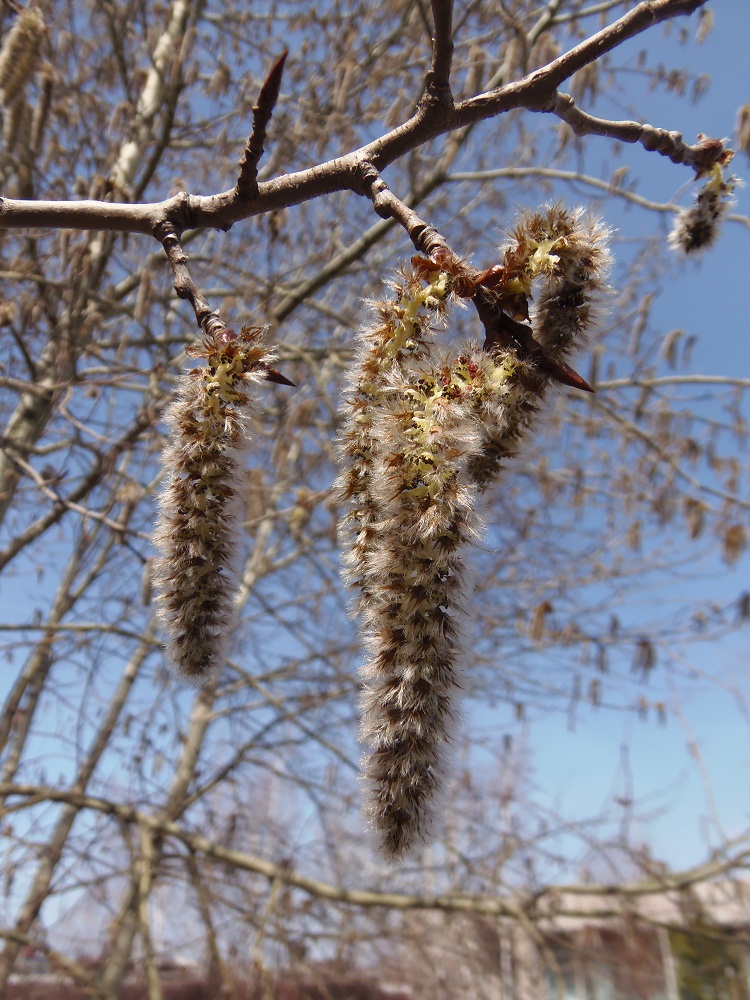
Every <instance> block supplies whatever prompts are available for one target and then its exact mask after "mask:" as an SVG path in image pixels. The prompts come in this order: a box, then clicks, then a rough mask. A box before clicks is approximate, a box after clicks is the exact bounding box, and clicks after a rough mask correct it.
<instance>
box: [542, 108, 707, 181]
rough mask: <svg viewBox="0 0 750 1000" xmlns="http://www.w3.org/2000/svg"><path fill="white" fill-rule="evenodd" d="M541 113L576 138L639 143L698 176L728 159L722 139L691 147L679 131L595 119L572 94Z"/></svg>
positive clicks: (635, 123)
mask: <svg viewBox="0 0 750 1000" xmlns="http://www.w3.org/2000/svg"><path fill="white" fill-rule="evenodd" d="M539 110H542V111H545V112H549V113H551V114H554V115H557V117H558V118H561V119H562V120H563V121H564V122H566V123H567V124H568V125H570V127H571V128H572V129H573V131H574V132H575V134H576V135H605V136H607V137H608V138H610V139H619V140H620V142H629V143H636V142H639V143H640V144H641V145H642V146H643V148H644V149H646V150H648V151H649V152H650V153H651V152H654V153H660V154H661V155H662V156H666V157H668V158H669V159H670V160H671V161H672V163H684V164H686V165H687V166H690V167H694V168H695V170H696V172H697V173H699V174H700V173H703V172H704V171H705V170H707V169H708V168H709V167H711V166H713V164H714V163H720V162H722V160H724V159H725V158H726V156H727V151H726V150H725V148H724V144H723V142H721V141H720V140H719V139H705V138H700V139H699V140H698V142H697V143H696V144H695V145H694V146H689V145H688V144H687V143H686V142H685V141H684V140H683V138H682V134H681V133H680V132H668V131H667V130H666V129H663V128H655V127H654V126H653V125H642V124H641V123H640V122H629V121H622V122H616V121H609V120H608V119H606V118H595V117H594V116H593V115H589V114H587V113H586V112H585V111H581V109H580V108H578V107H576V103H575V101H574V100H573V98H572V97H571V96H570V94H563V93H559V94H556V95H555V98H554V101H553V103H552V105H551V107H548V108H541V109H539Z"/></svg>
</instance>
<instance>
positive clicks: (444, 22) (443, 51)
mask: <svg viewBox="0 0 750 1000" xmlns="http://www.w3.org/2000/svg"><path fill="white" fill-rule="evenodd" d="M432 20H433V22H434V25H435V34H434V36H433V38H432V65H431V67H430V69H429V71H428V73H427V77H426V79H425V91H424V96H423V97H422V102H423V103H424V104H425V105H430V106H434V105H439V106H440V107H444V108H452V107H453V94H452V93H451V81H450V76H451V63H452V62H453V0H432Z"/></svg>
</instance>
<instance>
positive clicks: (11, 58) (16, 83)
mask: <svg viewBox="0 0 750 1000" xmlns="http://www.w3.org/2000/svg"><path fill="white" fill-rule="evenodd" d="M46 31H47V28H46V25H45V23H44V18H43V17H42V14H41V12H40V11H39V10H37V9H36V7H26V8H24V10H22V11H21V12H20V14H19V15H18V18H17V20H16V23H15V24H14V25H13V27H12V28H11V29H10V31H9V32H8V34H7V35H6V36H5V37H4V39H3V43H2V46H1V47H0V101H1V102H2V104H3V106H4V107H6V108H9V107H11V105H12V104H13V103H14V101H15V100H16V99H17V98H18V97H19V96H20V94H21V93H22V91H23V89H24V87H25V86H26V84H27V83H28V81H29V80H30V79H31V77H32V76H33V75H34V72H35V70H36V68H37V65H38V63H39V56H40V53H41V47H42V41H43V39H44V36H45V34H46Z"/></svg>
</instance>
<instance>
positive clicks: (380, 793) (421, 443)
mask: <svg viewBox="0 0 750 1000" xmlns="http://www.w3.org/2000/svg"><path fill="white" fill-rule="evenodd" d="M606 237H607V234H606V232H605V230H604V229H603V228H602V227H601V226H600V225H599V224H598V223H596V222H594V221H592V220H590V219H587V218H585V217H584V215H583V213H582V212H580V211H577V212H567V211H565V210H564V209H562V208H559V207H553V208H549V209H547V210H545V211H543V212H539V213H535V214H528V215H526V216H524V217H523V218H522V219H521V220H520V222H519V224H518V225H517V227H516V229H515V230H514V232H513V233H512V237H511V241H510V243H509V245H508V246H507V247H506V249H505V252H504V255H503V259H502V269H501V274H502V282H501V284H500V286H499V287H497V288H496V289H495V292H494V294H495V295H496V297H497V299H498V301H515V302H521V301H523V302H524V303H525V302H526V300H527V299H528V297H529V296H530V293H531V287H532V284H533V285H534V289H535V292H537V287H538V286H539V290H538V292H537V307H536V310H535V314H534V316H533V318H532V324H533V329H534V337H535V339H536V341H537V344H538V345H539V346H540V347H541V348H544V350H545V351H547V352H549V355H550V356H551V357H553V358H555V359H558V360H560V359H562V357H564V355H565V354H566V353H567V352H568V351H569V350H570V348H571V347H572V346H573V345H574V343H575V342H576V340H580V338H581V336H582V335H583V334H584V333H585V332H586V331H587V330H588V329H590V327H591V325H592V322H593V319H594V313H593V306H594V302H595V300H596V298H597V297H598V293H599V292H600V290H601V289H602V287H603V280H604V274H605V272H606V270H607V268H608V265H609V254H608V251H607V246H606V243H607V239H606ZM455 279H456V275H455V274H454V273H449V270H443V269H441V266H440V262H436V263H435V268H434V271H430V270H427V271H426V270H425V267H424V261H422V262H421V265H420V267H419V269H418V270H417V271H415V270H413V269H406V270H404V271H402V272H401V274H400V275H399V276H398V277H397V279H396V281H395V282H394V283H393V286H392V292H393V294H392V297H391V298H390V299H389V300H388V301H385V302H382V303H378V304H376V306H375V310H374V311H375V317H376V318H375V322H374V323H373V325H371V326H370V327H368V328H367V329H366V330H364V331H363V333H362V335H361V344H360V350H359V355H358V357H357V360H356V362H355V364H354V366H353V368H352V371H351V373H350V382H349V386H348V390H347V392H346V401H345V404H344V409H345V425H344V431H343V433H342V438H341V443H340V452H341V458H342V463H343V472H342V474H341V476H340V479H339V487H340V490H341V493H342V496H343V498H344V500H345V501H346V506H347V511H346V514H345V516H344V518H343V520H342V525H341V535H342V545H343V552H344V556H343V561H344V571H345V577H346V580H347V582H348V583H349V584H350V585H351V586H352V587H353V588H355V589H356V591H357V592H358V595H359V596H358V599H357V601H356V608H355V610H356V613H357V615H358V616H359V618H360V621H361V629H362V635H363V640H364V645H365V649H366V662H365V664H364V667H363V694H362V730H361V738H362V741H363V743H364V744H365V745H366V746H367V747H368V753H367V756H366V759H365V761H364V777H365V781H366V784H367V805H366V812H367V814H368V816H369V819H370V821H371V823H372V825H373V827H374V829H375V831H376V836H377V838H378V841H379V845H380V847H381V849H382V851H383V853H384V854H385V855H386V856H388V857H390V858H392V859H396V858H398V857H400V856H401V855H403V854H404V853H405V852H406V851H408V850H409V848H410V847H411V846H412V845H413V844H415V843H416V842H418V841H420V840H421V839H423V837H424V836H425V834H426V833H427V832H428V830H429V824H430V812H431V806H432V804H433V802H434V800H435V796H436V793H437V792H438V791H439V790H440V788H441V786H442V784H443V781H444V774H445V766H446V758H447V752H448V749H449V744H450V738H451V729H452V724H453V722H454V720H455V708H454V701H455V697H454V696H455V691H456V688H457V687H458V686H460V685H459V676H460V671H461V667H462V661H463V660H464V658H465V653H466V648H467V640H466V638H465V636H464V634H463V630H464V627H465V622H466V620H467V614H466V612H467V605H468V604H469V603H470V601H471V593H470V591H469V587H468V583H467V579H466V570H465V549H466V548H467V546H468V545H470V544H471V543H472V542H473V541H474V539H475V538H476V536H477V532H478V530H479V527H480V523H479V516H478V513H477V499H478V495H479V493H480V492H481V491H482V490H483V489H484V488H485V487H486V486H487V485H488V483H489V482H490V481H491V480H492V479H493V478H494V477H495V476H496V475H497V472H498V471H499V467H500V462H501V461H502V459H504V458H506V457H508V456H509V455H511V454H512V453H513V452H514V450H515V447H516V443H517V441H518V438H519V436H520V433H521V431H522V429H523V428H524V427H525V425H526V424H527V423H528V421H529V418H530V416H531V414H533V412H534V410H535V408H536V405H537V403H538V400H539V397H540V395H541V394H542V392H543V391H544V388H545V386H546V383H547V381H548V377H547V376H546V375H545V374H544V373H543V372H542V371H541V370H539V367H538V365H537V364H536V362H535V360H534V357H533V355H528V354H527V355H526V356H524V355H523V352H520V351H518V350H516V349H514V348H513V346H498V345H496V346H494V347H493V348H492V350H485V349H483V348H481V347H479V345H478V344H477V343H473V342H469V343H464V344H442V345H441V344H440V343H438V342H437V338H436V331H437V330H438V329H441V328H444V327H445V325H446V321H447V312H448V309H449V307H450V306H451V304H452V303H453V302H454V301H455V298H456V292H457V290H458V289H459V288H460V287H461V285H460V282H458V281H456V280H455ZM537 279H538V280H537ZM464 294H465V293H464ZM443 339H445V338H443Z"/></svg>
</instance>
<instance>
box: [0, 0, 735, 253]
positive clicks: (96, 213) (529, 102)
mask: <svg viewBox="0 0 750 1000" xmlns="http://www.w3.org/2000/svg"><path fill="white" fill-rule="evenodd" d="M704 2H705V0H650V2H644V3H641V4H639V5H638V6H637V7H636V8H634V9H633V10H632V11H630V12H629V13H628V14H626V15H624V16H623V17H622V18H620V19H619V20H617V21H614V22H613V23H612V24H610V25H609V26H608V27H606V28H604V29H603V30H602V31H600V32H598V33H597V34H596V35H594V36H592V37H591V38H590V39H588V40H587V41H584V42H582V43H581V44H580V45H577V46H575V47H574V48H573V49H571V50H570V51H569V52H567V53H565V54H564V55H562V56H560V57H559V58H558V59H555V60H553V61H552V62H550V63H548V64H547V65H546V66H544V67H542V68H541V69H538V70H536V71H535V72H533V73H531V74H529V75H528V76H526V77H524V78H523V79H522V80H517V81H514V82H513V83H510V84H508V85H507V86H503V87H498V88H497V89H495V90H491V91H489V92H488V93H485V94H479V95H478V96H476V97H472V98H469V99H468V100H466V101H462V102H461V103H460V104H457V105H456V106H455V107H444V106H440V105H437V104H435V103H434V102H433V103H430V102H427V103H424V102H423V103H421V104H420V105H419V107H418V108H417V111H416V113H415V114H414V115H413V116H412V117H411V118H410V119H409V120H408V121H406V122H404V123H403V124H402V125H399V126H398V127H397V128H395V129H393V130H392V131H390V132H388V133H387V134H385V135H383V136H381V137H380V138H378V139H375V140H374V141H372V142H370V143H368V144H367V145H366V146H363V147H362V148H361V149H358V150H354V151H352V152H350V153H347V154H345V155H343V156H338V157H335V158H334V159H331V160H328V161H327V162H325V163H321V164H318V165H316V166H314V167H309V168H307V169H305V170H301V171H297V172H295V173H290V174H284V175H282V176H280V177H275V178H274V179H273V180H271V181H267V182H264V183H258V191H257V195H256V196H255V197H253V198H252V200H250V201H248V200H246V199H243V198H238V197H237V187H236V186H235V187H233V188H232V189H231V190H229V191H224V192H220V193H218V194H214V195H209V196H197V195H188V194H186V193H185V192H182V193H181V194H178V195H175V196H174V197H172V198H168V199H165V200H164V201H162V202H154V203H152V204H122V203H111V202H102V201H92V200H89V201H24V200H21V199H12V198H3V199H0V229H29V228H47V229H88V230H112V231H119V232H140V233H148V234H151V235H153V234H156V233H157V230H158V228H159V226H160V225H161V224H163V223H164V222H165V221H166V222H169V223H171V224H172V225H173V226H174V228H175V229H176V230H177V232H178V233H182V232H183V231H184V230H185V229H187V228H202V227H205V228H213V229H228V228H230V227H231V226H232V225H233V224H234V223H235V222H237V221H239V220H240V219H247V218H251V217H253V216H257V215H263V214H264V213H266V212H269V211H273V210H275V209H281V208H288V207H289V206H291V205H298V204H301V203H302V202H306V201H310V200H312V199H314V198H318V197H322V196H324V195H327V194H333V193H334V192H337V191H346V190H349V191H361V190H362V186H361V180H362V164H363V163H371V164H372V165H373V166H375V167H376V168H377V169H378V170H383V169H384V168H385V167H387V166H388V165H389V164H391V163H394V162H395V161H396V160H398V159H400V158H401V157H402V156H405V155H406V154H407V153H409V152H411V151H412V150H414V149H418V148H419V147H420V146H422V145H424V144H425V143H426V142H428V141H429V140H431V139H435V138H437V137H438V136H441V135H445V134H447V133H449V132H454V131H456V130H458V129H461V128H463V127H464V126H467V125H473V124H475V123H477V122H480V121H486V120H487V119H489V118H493V117H496V116H498V115H501V114H504V113H506V112H508V111H512V110H515V109H517V108H526V109H528V110H531V111H554V112H555V113H563V112H564V113H567V114H568V115H569V117H575V114H576V113H577V114H578V116H580V115H582V114H583V112H578V111H577V109H575V112H572V111H570V109H569V107H568V106H567V105H566V102H567V101H569V100H570V99H569V98H568V97H567V95H558V93H557V87H558V86H559V84H560V83H561V82H562V81H563V80H565V79H567V77H569V76H571V75H572V74H573V73H575V72H576V70H578V69H580V68H582V67H583V66H585V65H587V64H589V63H591V62H593V61H595V60H596V59H598V58H599V57H600V56H601V55H603V54H604V53H606V52H610V51H612V50H613V49H615V48H617V46H618V45H620V44H621V43H622V42H623V41H625V40H626V39H629V38H633V37H634V36H635V35H637V34H639V33H641V32H643V31H645V30H646V29H647V28H650V27H652V26H653V25H654V24H658V23H660V22H662V21H666V20H669V19H671V18H673V17H676V16H680V15H684V14H690V13H692V12H693V11H694V10H696V9H698V8H699V7H700V6H702V5H703V3H704ZM566 109H567V110H566ZM577 120H578V121H579V122H580V123H581V124H587V125H588V126H590V128H591V131H592V132H593V133H594V134H608V133H602V132H601V131H600V130H601V129H602V128H604V126H605V125H607V126H608V127H611V128H614V130H615V131H614V134H615V135H616V136H618V137H623V136H621V135H620V133H619V132H618V123H606V122H605V121H604V120H600V119H596V118H592V117H590V116H585V117H584V118H580V117H578V119H577ZM633 127H634V128H635V129H637V133H636V134H635V138H634V139H632V140H631V141H644V140H643V138H642V137H644V136H648V138H646V140H645V142H644V145H645V146H646V148H655V149H658V151H659V152H664V153H665V155H672V154H673V153H674V152H677V153H678V156H677V162H682V163H690V164H691V165H694V166H697V165H698V164H700V163H705V162H706V160H707V159H710V157H713V162H716V160H717V159H719V157H720V155H721V153H720V151H719V150H718V145H719V144H718V141H717V140H712V141H713V142H714V143H716V146H717V149H716V151H714V150H711V149H708V147H707V144H706V142H703V143H699V144H698V146H696V147H690V146H685V145H684V144H682V141H681V138H679V141H678V139H677V138H676V134H674V133H668V132H665V131H663V130H660V129H653V128H652V127H650V126H648V127H647V126H642V125H637V124H636V125H634V126H633ZM627 134H633V133H632V132H631V133H628V132H627V130H626V135H627ZM664 137H667V138H666V139H665V138H664ZM251 141H252V136H251ZM665 142H666V147H665V146H664V144H665ZM647 143H652V144H654V145H652V146H650V145H647ZM707 149H708V152H707ZM709 154H710V155H709ZM158 238H160V237H158Z"/></svg>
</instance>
